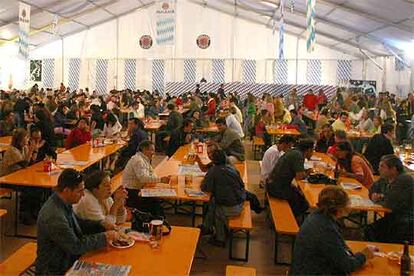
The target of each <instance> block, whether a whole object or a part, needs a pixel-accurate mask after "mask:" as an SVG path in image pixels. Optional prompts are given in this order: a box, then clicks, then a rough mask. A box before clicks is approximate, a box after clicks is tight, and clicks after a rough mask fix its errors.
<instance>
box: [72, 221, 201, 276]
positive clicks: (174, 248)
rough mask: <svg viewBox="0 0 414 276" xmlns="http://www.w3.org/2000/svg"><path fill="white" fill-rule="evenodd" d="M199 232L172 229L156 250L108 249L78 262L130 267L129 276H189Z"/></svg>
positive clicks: (144, 246) (140, 244)
mask: <svg viewBox="0 0 414 276" xmlns="http://www.w3.org/2000/svg"><path fill="white" fill-rule="evenodd" d="M199 236H200V230H199V229H197V228H191V227H178V226H173V227H172V231H171V233H170V234H169V235H168V236H164V237H163V238H162V241H161V245H160V247H159V248H158V249H151V247H150V246H149V244H148V243H146V242H135V244H134V245H133V246H132V247H130V248H127V249H117V248H113V247H110V246H108V247H107V248H105V249H102V250H98V251H95V252H91V253H88V254H86V255H84V256H82V257H81V258H80V259H81V260H83V261H86V262H93V263H104V264H113V265H131V271H130V273H129V274H130V275H189V274H190V271H191V265H192V263H193V259H194V255H195V252H196V248H197V243H198V238H199Z"/></svg>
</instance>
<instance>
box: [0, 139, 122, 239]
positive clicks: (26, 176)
mask: <svg viewBox="0 0 414 276" xmlns="http://www.w3.org/2000/svg"><path fill="white" fill-rule="evenodd" d="M124 146H125V143H119V144H110V145H105V146H104V147H97V148H93V147H92V146H91V145H90V144H89V143H87V144H83V145H80V146H77V147H74V148H72V149H70V150H66V151H64V152H62V153H59V154H58V155H57V164H58V167H57V168H55V169H53V170H52V171H51V172H44V170H43V162H38V163H36V164H34V165H32V166H29V167H27V168H24V169H21V170H18V171H16V172H13V173H11V174H8V175H5V176H3V177H0V185H3V186H7V187H9V188H12V189H14V190H15V191H16V193H18V191H20V190H21V189H22V188H42V189H43V191H44V193H43V194H44V197H45V198H46V196H47V195H48V194H49V193H50V190H51V189H52V188H54V187H55V186H56V185H57V182H58V177H59V175H60V173H61V172H62V170H63V168H62V167H63V166H65V167H71V168H73V169H76V170H78V171H83V170H85V169H87V168H88V167H90V166H92V165H93V164H95V163H97V162H99V161H101V160H102V159H104V158H105V157H108V156H110V155H111V154H113V153H115V152H116V151H117V150H119V149H121V148H122V147H124ZM59 164H60V166H62V167H59ZM18 202H19V200H17V199H16V201H15V203H16V210H17V211H16V212H15V225H14V235H15V236H16V237H19V236H20V237H24V238H35V237H32V236H24V235H19V234H18V210H19V205H18Z"/></svg>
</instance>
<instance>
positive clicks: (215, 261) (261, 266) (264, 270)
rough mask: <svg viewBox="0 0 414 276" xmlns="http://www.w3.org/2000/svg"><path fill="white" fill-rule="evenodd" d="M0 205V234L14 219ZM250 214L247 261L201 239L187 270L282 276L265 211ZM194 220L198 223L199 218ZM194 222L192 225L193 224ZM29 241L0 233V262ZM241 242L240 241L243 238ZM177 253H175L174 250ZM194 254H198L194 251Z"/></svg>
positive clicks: (252, 180)
mask: <svg viewBox="0 0 414 276" xmlns="http://www.w3.org/2000/svg"><path fill="white" fill-rule="evenodd" d="M245 148H246V153H247V159H248V162H247V168H248V176H249V187H250V189H251V190H252V192H254V193H255V194H256V195H257V196H258V197H259V199H261V200H262V202H263V198H264V192H263V190H262V189H260V188H259V179H260V168H259V162H258V161H253V160H252V159H253V155H252V152H251V144H250V142H249V141H246V142H245ZM163 157H164V156H155V158H154V161H153V163H154V165H156V164H158V163H159V162H160V160H162V159H163ZM0 208H5V209H7V210H8V211H9V214H8V215H7V216H6V217H5V218H2V220H1V227H2V229H1V231H2V233H5V232H6V233H11V231H12V229H13V228H12V227H13V219H14V199H12V200H8V199H1V200H0ZM252 216H253V231H252V233H251V242H250V252H249V262H247V263H244V262H238V261H230V260H229V258H228V247H226V248H220V247H215V246H211V245H209V244H208V243H207V242H206V241H204V240H201V242H200V246H199V247H200V249H201V251H202V252H203V253H205V255H206V259H201V258H196V259H195V260H194V262H193V266H192V269H191V275H225V268H226V265H228V264H233V265H241V266H242V265H246V266H250V267H254V268H256V270H257V275H286V271H287V269H288V267H287V266H281V265H274V264H273V254H274V252H273V250H274V249H273V241H274V235H273V230H272V229H271V228H270V225H271V223H270V221H269V219H268V215H267V212H266V211H264V212H262V213H261V214H255V213H254V212H252ZM167 219H168V221H169V222H170V223H171V224H172V225H182V226H190V225H191V219H190V217H188V216H185V215H172V214H167ZM197 223H201V221H200V220H198V221H197ZM197 223H196V224H197ZM19 227H20V229H21V232H22V233H24V234H31V235H34V234H35V231H36V229H35V226H24V225H20V226H19ZM28 241H30V240H25V239H16V238H11V237H6V236H4V235H3V237H2V239H1V240H0V261H2V260H4V259H6V258H7V257H8V256H9V255H10V254H11V253H13V252H14V251H15V250H16V249H18V248H19V247H21V246H22V245H23V244H25V243H26V242H28ZM243 242H244V241H243ZM235 246H236V247H235V249H236V250H235V253H236V254H238V253H240V256H241V255H242V254H243V253H244V243H240V244H237V243H236V244H235ZM178 254H179V253H178ZM197 255H198V256H201V255H202V254H201V253H200V252H197ZM279 257H280V258H282V260H283V259H284V260H288V259H286V258H290V247H289V246H287V245H284V244H281V245H280V246H279Z"/></svg>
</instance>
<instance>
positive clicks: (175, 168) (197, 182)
mask: <svg viewBox="0 0 414 276" xmlns="http://www.w3.org/2000/svg"><path fill="white" fill-rule="evenodd" d="M204 148H205V147H204ZM189 150H190V145H184V146H181V147H180V148H179V149H178V150H177V151H176V152H175V153H174V155H173V156H172V157H171V158H169V159H167V158H166V159H164V160H163V161H161V163H159V164H158V166H157V167H156V168H155V173H156V174H157V175H158V176H160V177H163V176H170V175H171V176H172V179H173V180H172V181H171V182H170V186H168V188H172V189H175V191H176V193H177V196H174V197H168V198H163V199H167V200H184V201H199V202H208V201H209V199H210V195H209V194H206V195H205V196H199V197H194V196H188V195H187V194H186V193H185V188H186V187H185V176H184V175H178V173H179V170H180V166H181V165H183V164H184V165H186V164H187V165H190V164H188V161H187V160H186V155H187V153H188V152H189ZM201 155H202V161H203V162H204V163H206V164H207V163H208V162H210V160H209V159H208V157H207V153H206V149H204V152H203V154H201ZM195 164H197V163H195ZM235 167H236V169H237V170H238V171H239V172H240V175H241V177H242V178H243V181H244V183H245V185H246V189H247V186H248V178H247V166H246V162H240V163H237V164H235ZM203 179H204V176H193V183H192V185H191V187H187V188H190V189H193V190H198V191H199V190H200V186H201V182H202V181H203ZM161 187H163V188H165V187H164V186H163V185H162V184H149V185H146V188H161Z"/></svg>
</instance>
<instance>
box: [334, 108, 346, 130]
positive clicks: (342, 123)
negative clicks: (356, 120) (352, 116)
mask: <svg viewBox="0 0 414 276" xmlns="http://www.w3.org/2000/svg"><path fill="white" fill-rule="evenodd" d="M347 121H348V112H346V111H343V112H341V114H340V115H339V117H338V118H337V119H336V120H335V122H333V123H332V128H333V130H334V131H337V130H343V131H346V130H347V125H346V124H347Z"/></svg>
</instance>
